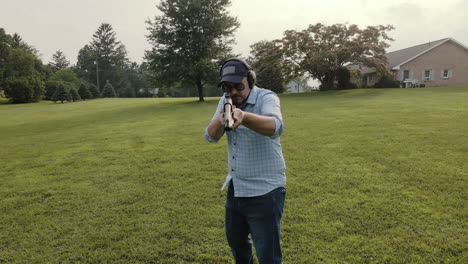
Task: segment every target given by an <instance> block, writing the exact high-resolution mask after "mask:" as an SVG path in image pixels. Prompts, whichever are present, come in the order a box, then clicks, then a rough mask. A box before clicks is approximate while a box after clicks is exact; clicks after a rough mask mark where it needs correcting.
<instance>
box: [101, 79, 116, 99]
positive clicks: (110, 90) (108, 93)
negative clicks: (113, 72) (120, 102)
mask: <svg viewBox="0 0 468 264" xmlns="http://www.w3.org/2000/svg"><path fill="white" fill-rule="evenodd" d="M102 97H104V98H106V97H116V94H115V90H114V86H112V84H111V83H110V82H109V80H107V83H106V85H104V90H102Z"/></svg>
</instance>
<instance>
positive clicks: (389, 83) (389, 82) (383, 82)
mask: <svg viewBox="0 0 468 264" xmlns="http://www.w3.org/2000/svg"><path fill="white" fill-rule="evenodd" d="M374 88H400V81H398V80H396V79H395V78H393V76H391V75H389V74H384V75H383V76H382V77H381V78H380V80H379V81H378V82H376V83H375V84H374Z"/></svg>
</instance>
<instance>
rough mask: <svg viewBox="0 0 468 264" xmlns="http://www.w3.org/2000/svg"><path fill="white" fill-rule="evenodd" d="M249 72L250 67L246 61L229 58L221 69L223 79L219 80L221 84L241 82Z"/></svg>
mask: <svg viewBox="0 0 468 264" xmlns="http://www.w3.org/2000/svg"><path fill="white" fill-rule="evenodd" d="M248 74H249V68H247V67H246V65H245V64H244V63H242V62H240V61H238V60H229V61H227V62H226V63H224V65H223V68H222V69H221V81H219V84H221V83H222V82H232V83H240V82H242V79H243V78H244V77H246V76H247V75H248Z"/></svg>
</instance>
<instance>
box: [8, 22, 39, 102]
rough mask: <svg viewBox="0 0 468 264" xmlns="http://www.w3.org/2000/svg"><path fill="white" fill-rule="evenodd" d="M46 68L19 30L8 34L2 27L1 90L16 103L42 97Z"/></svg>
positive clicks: (32, 100) (33, 100)
mask: <svg viewBox="0 0 468 264" xmlns="http://www.w3.org/2000/svg"><path fill="white" fill-rule="evenodd" d="M46 76H47V71H46V69H45V68H44V66H43V65H42V62H41V61H40V60H39V58H38V56H37V50H35V49H34V48H33V47H32V46H29V45H28V44H27V43H26V42H24V41H23V40H22V38H21V37H20V36H19V35H18V34H16V33H15V34H14V35H13V36H11V35H9V34H7V33H6V32H5V30H4V29H3V28H0V90H3V91H4V93H5V95H6V97H7V98H10V101H11V102H13V103H28V102H36V101H39V100H40V98H41V97H42V94H43V93H44V79H45V77H46Z"/></svg>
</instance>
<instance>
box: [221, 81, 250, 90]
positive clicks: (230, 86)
mask: <svg viewBox="0 0 468 264" xmlns="http://www.w3.org/2000/svg"><path fill="white" fill-rule="evenodd" d="M222 88H223V91H225V92H230V91H232V89H236V90H237V91H242V90H244V89H245V87H244V84H242V83H231V82H223V85H222Z"/></svg>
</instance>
